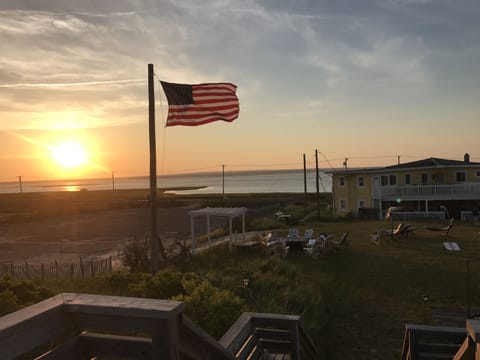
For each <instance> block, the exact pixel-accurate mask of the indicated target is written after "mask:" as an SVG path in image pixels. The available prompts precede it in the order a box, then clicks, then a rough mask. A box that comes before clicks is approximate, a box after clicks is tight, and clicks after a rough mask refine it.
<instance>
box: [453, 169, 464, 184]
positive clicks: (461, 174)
mask: <svg viewBox="0 0 480 360" xmlns="http://www.w3.org/2000/svg"><path fill="white" fill-rule="evenodd" d="M455 178H456V180H457V182H465V181H466V175H465V172H464V171H459V172H457V173H456V174H455Z"/></svg>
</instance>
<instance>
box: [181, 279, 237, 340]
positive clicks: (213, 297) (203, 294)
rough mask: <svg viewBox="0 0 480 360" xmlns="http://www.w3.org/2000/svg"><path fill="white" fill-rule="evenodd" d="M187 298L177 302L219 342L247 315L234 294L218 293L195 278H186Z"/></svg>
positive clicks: (182, 297)
mask: <svg viewBox="0 0 480 360" xmlns="http://www.w3.org/2000/svg"><path fill="white" fill-rule="evenodd" d="M182 283H183V288H184V291H185V293H186V294H185V295H179V296H176V297H175V298H174V300H177V301H183V302H185V306H186V309H185V312H186V313H187V315H188V316H189V317H190V318H191V319H192V320H193V321H195V322H196V323H198V324H199V325H200V326H201V327H202V328H203V329H204V330H205V331H207V332H208V333H209V334H210V335H212V336H213V337H215V338H217V339H218V338H220V337H221V336H222V335H223V334H224V333H225V332H226V331H227V330H228V328H229V327H230V326H231V325H232V324H233V323H234V322H235V320H236V319H237V318H238V317H239V316H240V315H241V314H242V312H244V311H245V303H244V301H243V300H242V299H240V298H239V297H238V296H236V295H234V294H233V293H232V292H231V291H229V290H225V289H219V288H217V287H215V286H213V285H212V284H210V282H209V281H208V280H206V279H204V280H201V279H199V278H198V277H197V276H196V275H195V274H191V273H190V274H186V276H184V278H183V281H182Z"/></svg>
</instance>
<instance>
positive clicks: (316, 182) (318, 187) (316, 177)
mask: <svg viewBox="0 0 480 360" xmlns="http://www.w3.org/2000/svg"><path fill="white" fill-rule="evenodd" d="M315 174H316V175H315V180H316V181H315V184H316V186H317V218H320V184H319V174H318V150H316V149H315Z"/></svg>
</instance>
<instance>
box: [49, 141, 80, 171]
mask: <svg viewBox="0 0 480 360" xmlns="http://www.w3.org/2000/svg"><path fill="white" fill-rule="evenodd" d="M52 156H53V158H54V159H55V160H56V162H57V163H58V164H59V165H61V166H62V167H64V168H68V169H72V168H76V167H78V166H81V165H83V164H85V163H86V162H87V155H86V152H85V149H84V147H83V146H82V145H81V144H79V143H78V142H75V141H66V142H63V143H61V144H59V145H57V146H54V147H53V148H52Z"/></svg>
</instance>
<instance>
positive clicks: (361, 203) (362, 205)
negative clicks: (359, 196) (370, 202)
mask: <svg viewBox="0 0 480 360" xmlns="http://www.w3.org/2000/svg"><path fill="white" fill-rule="evenodd" d="M358 207H359V208H361V209H363V208H365V207H366V206H365V200H359V201H358Z"/></svg>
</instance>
